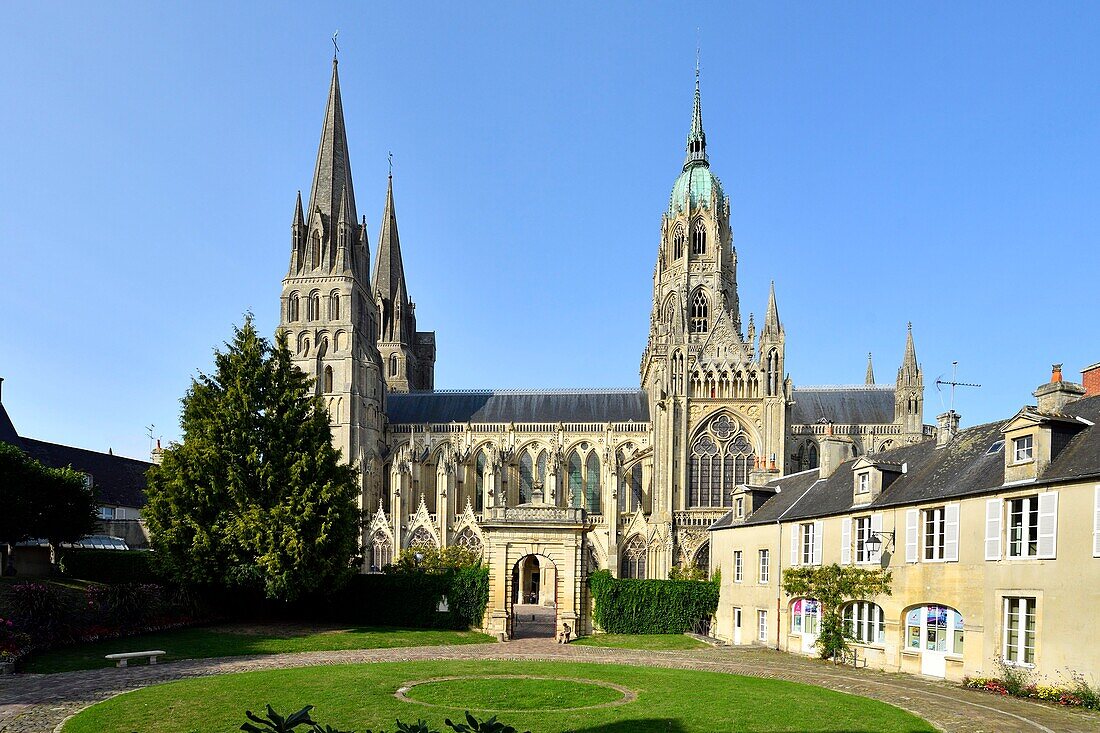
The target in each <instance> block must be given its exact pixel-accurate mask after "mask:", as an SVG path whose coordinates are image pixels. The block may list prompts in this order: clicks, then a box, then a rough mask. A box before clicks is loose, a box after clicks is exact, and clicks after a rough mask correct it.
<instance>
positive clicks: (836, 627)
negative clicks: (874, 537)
mask: <svg viewBox="0 0 1100 733" xmlns="http://www.w3.org/2000/svg"><path fill="white" fill-rule="evenodd" d="M892 580H893V576H892V574H891V573H890V571H888V570H881V569H876V570H868V569H865V568H854V567H849V566H845V567H841V566H840V565H837V564H836V563H833V564H832V565H822V566H810V567H798V568H787V569H786V570H784V571H783V592H784V593H786V594H787V595H789V596H801V597H805V598H813V599H816V600H817V602H818V603H820V604H821V633H820V634H819V635H818V637H817V647H818V651H819V652H820V653H821V658H822V659H830V658H832V657H835V656H836V655H838V654H839V653H840V652H842V651H845V650H846V649H847V648H848V639H849V638H850V636H849V635H848V634H846V632H845V629H844V622H843V619H842V618H841V609H842V608H843V606H844V603H845V601H852V600H858V599H870V598H873V597H874V596H877V595H880V594H882V595H890V593H891V590H890V583H891V581H892Z"/></svg>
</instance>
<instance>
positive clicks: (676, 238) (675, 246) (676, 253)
mask: <svg viewBox="0 0 1100 733" xmlns="http://www.w3.org/2000/svg"><path fill="white" fill-rule="evenodd" d="M683 256H684V228H683V227H682V226H677V227H676V233H675V234H673V235H672V259H674V260H678V259H680V258H681V257H683Z"/></svg>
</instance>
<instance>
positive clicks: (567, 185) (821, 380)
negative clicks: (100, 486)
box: [0, 2, 1100, 457]
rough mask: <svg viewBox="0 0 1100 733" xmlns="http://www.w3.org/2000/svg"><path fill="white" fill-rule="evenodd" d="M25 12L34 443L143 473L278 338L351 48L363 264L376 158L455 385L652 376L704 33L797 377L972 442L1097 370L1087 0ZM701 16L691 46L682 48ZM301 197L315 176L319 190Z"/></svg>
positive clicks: (13, 266) (1098, 28)
mask: <svg viewBox="0 0 1100 733" xmlns="http://www.w3.org/2000/svg"><path fill="white" fill-rule="evenodd" d="M410 5H411V4H407V3H386V4H381V3H379V4H366V3H340V4H334V3H308V4H306V3H302V4H298V5H291V4H284V3H252V4H232V5H230V4H225V3H206V2H193V3H172V4H169V3H163V4H153V3H144V2H142V3H137V2H135V3H132V4H123V3H56V2H38V3H18V4H16V3H8V4H5V5H4V7H3V9H2V10H0V18H2V20H3V25H4V27H5V29H6V31H7V32H6V33H5V42H4V44H2V45H0V68H2V69H3V70H4V73H3V74H0V97H2V98H3V100H4V104H3V105H0V161H3V166H2V169H0V229H2V234H0V312H2V313H3V319H4V320H3V323H4V327H3V329H2V330H0V376H3V377H5V378H6V381H5V383H4V394H3V399H4V405H5V406H6V407H7V409H8V411H9V413H10V414H11V416H12V419H13V420H14V421H15V424H16V427H17V428H18V429H19V431H20V432H21V433H22V434H24V435H28V436H32V437H37V438H42V439H47V440H52V441H57V442H62V443H68V444H73V445H79V446H84V447H88V448H93V449H99V450H106V449H107V448H108V447H111V448H113V449H114V450H115V452H116V453H122V454H125V455H133V456H138V457H144V456H145V455H146V454H147V450H148V447H149V445H148V439H147V438H146V436H145V427H144V426H146V425H149V424H150V423H152V424H155V425H156V426H157V427H156V433H157V434H158V435H161V436H163V437H164V438H165V439H172V438H176V437H178V415H179V399H180V397H181V396H182V395H183V393H184V391H185V390H186V389H187V386H188V384H189V380H190V378H191V377H192V376H193V375H194V374H195V373H196V372H197V371H198V370H200V369H207V368H209V366H210V363H211V350H212V348H213V347H214V346H216V345H218V344H220V343H221V342H222V341H223V340H225V339H227V338H228V337H229V335H230V333H231V327H232V325H233V324H234V323H239V322H240V321H241V318H242V314H243V313H244V312H245V311H246V310H252V311H253V312H254V313H255V314H256V317H257V320H258V323H259V325H260V326H261V328H262V329H263V330H264V331H265V332H267V333H270V332H272V331H273V330H274V328H275V325H276V323H277V316H278V297H279V291H280V281H281V278H282V277H283V275H284V274H285V272H286V267H287V263H288V255H289V227H290V220H291V215H292V212H293V204H294V195H295V192H296V191H297V190H298V189H299V188H301V189H306V188H308V186H309V182H310V177H311V174H312V167H313V160H314V156H315V154H316V145H317V140H318V137H319V135H320V125H321V118H322V113H323V108H324V102H325V95H326V92H327V85H328V79H329V64H330V57H331V44H330V42H329V37H330V36H331V35H332V32H333V31H334V30H337V29H339V31H340V36H339V38H340V45H341V49H342V54H341V64H340V72H341V83H342V87H343V93H344V108H345V114H346V118H347V124H348V132H349V147H350V149H351V155H352V165H353V172H354V180H355V187H356V200H357V203H358V205H359V207H360V213H362V214H366V216H367V221H368V226H369V231H370V241H371V246H372V252H373V247H374V244H375V243H376V241H377V234H378V222H379V219H380V217H381V212H382V205H383V201H384V196H385V181H386V170H387V167H386V154H387V152H388V151H393V154H394V188H395V199H396V204H397V213H398V220H399V223H400V228H401V240H402V245H403V249H404V257H405V267H406V274H407V277H408V280H409V289H410V291H411V293H412V296H413V298H414V299H415V300H416V302H417V314H418V319H419V323H420V326H421V328H423V329H434V330H435V331H436V333H437V338H438V344H439V360H438V363H437V368H436V384H437V387H440V388H457V387H555V386H556V387H568V386H591V387H597V386H633V385H636V384H637V383H638V362H639V357H640V355H641V351H642V349H643V347H644V345H645V340H646V336H647V333H648V320H649V312H650V298H651V291H652V270H653V264H654V261H655V257H656V251H657V244H658V224H659V220H660V214H661V212H662V211H663V210H664V208H665V207H666V206H667V202H668V195H669V190H670V188H671V186H672V182H673V180H674V179H675V177H676V175H677V173H678V172H679V170H680V166H681V164H682V161H683V154H684V150H683V147H684V138H685V135H686V132H687V128H688V124H689V121H690V113H691V94H692V80H693V66H694V60H695V46H696V39H697V36H698V38H699V39H700V42H701V46H702V69H703V70H702V85H703V119H704V124H705V126H706V130H707V134H708V150H709V153H710V158H711V163H712V167H713V169H714V170H715V172H716V173H717V174H718V175H719V176H720V177H721V179H722V182H723V185H724V187H725V189H726V192H727V193H728V194H729V195H730V197H731V201H732V210H733V218H732V225H733V228H734V231H735V241H736V246H737V250H738V258H739V272H738V281H739V289H740V296H741V303H742V311H743V313H745V314H746V315H747V313H748V312H750V311H754V312H756V313H757V314H761V313H762V312H763V310H764V307H765V305H766V299H767V289H768V283H769V281H770V280H772V279H774V280H775V282H776V290H777V293H778V302H779V309H780V315H781V317H782V319H783V321H784V325H785V327H786V330H787V341H788V349H787V365H788V369H789V372H790V374H791V376H792V378H793V379H794V382H795V384H796V385H809V384H828V383H853V382H855V383H858V382H861V381H862V379H863V374H864V368H865V363H866V355H867V352H868V351H870V352H874V355H875V366H876V373H877V375H878V377H879V381H880V382H881V381H888V380H892V379H893V378H894V376H895V371H896V369H897V366H898V363H899V361H900V359H901V355H902V350H903V346H904V339H905V324H906V321H909V320H912V321H913V324H914V325H913V332H914V335H915V337H916V343H917V353H918V356H919V358H920V361H921V362H922V364H923V366H924V370H925V380H926V384H927V385H928V387H927V390H926V401H925V408H926V409H925V419H926V421H930V422H931V421H934V419H935V415H936V414H937V413H938V412H939V411H940V410H941V402H940V398H939V395H938V394H937V391H936V389H935V387H934V386H933V385H932V382H933V381H934V380H935V379H936V377H937V376H939V375H941V374H950V371H951V362H952V361H953V360H958V362H959V377H960V378H961V379H962V380H963V381H971V382H980V383H982V385H983V386H982V388H981V389H977V390H967V391H965V392H962V391H960V393H959V394H958V395H957V398H956V408H957V409H958V410H959V411H960V412H961V413H962V414H963V422H964V425H965V424H975V423H978V422H983V421H988V420H993V419H997V418H1000V417H1004V416H1007V415H1010V414H1011V413H1013V412H1014V411H1015V410H1016V409H1017V408H1018V407H1019V406H1020V405H1022V404H1024V403H1026V402H1028V401H1030V400H1031V395H1030V393H1031V391H1032V390H1033V389H1034V388H1035V387H1036V386H1037V385H1038V384H1039V383H1040V382H1041V381H1044V380H1045V379H1046V378H1047V377H1048V375H1049V373H1050V364H1051V363H1052V362H1055V361H1060V362H1065V364H1066V370H1067V376H1068V377H1070V378H1073V379H1079V375H1078V372H1079V370H1080V368H1081V367H1083V366H1085V365H1087V364H1091V363H1093V362H1096V361H1100V339H1098V338H1097V336H1098V325H1097V324H1098V321H1097V316H1096V314H1097V310H1098V306H1100V302H1098V301H1100V297H1098V295H1097V277H1098V274H1100V251H1098V249H1097V243H1098V241H1100V237H1098V234H1100V226H1098V213H1097V192H1098V190H1100V186H1098V184H1100V131H1098V128H1097V120H1100V88H1098V87H1100V81H1098V80H1100V60H1098V59H1100V54H1097V52H1096V46H1095V39H1096V37H1097V36H1098V34H1100V6H1097V5H1095V4H1084V3H1081V4H1072V3H1057V4H1043V5H1046V7H1042V6H1041V5H1040V4H1022V3H1017V4H1011V3H1004V2H996V3H966V4H958V3H911V4H901V3H836V4H825V3H814V4H811V3H792V4H784V3H773V2H767V3H763V2H762V3H736V4H733V3H714V4H706V3H692V4H690V5H686V4H681V5H673V4H655V3H652V4H644V3H643V4H635V3H576V4H561V3H553V4H541V5H537V6H536V5H534V4H530V3H523V4H510V5H504V4H501V5H498V6H486V5H473V4H466V3H439V4H416V5H411V6H410ZM697 29H698V30H697ZM306 194H307V191H305V190H303V195H306Z"/></svg>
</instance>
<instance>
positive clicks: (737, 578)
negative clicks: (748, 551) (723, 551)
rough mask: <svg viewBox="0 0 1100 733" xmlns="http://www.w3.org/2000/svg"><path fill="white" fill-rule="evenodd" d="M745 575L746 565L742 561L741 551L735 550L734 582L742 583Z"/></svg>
mask: <svg viewBox="0 0 1100 733" xmlns="http://www.w3.org/2000/svg"><path fill="white" fill-rule="evenodd" d="M743 577H744V567H743V563H742V562H741V551H740V550H734V551H733V582H734V583H740V582H741V580H742V578H743Z"/></svg>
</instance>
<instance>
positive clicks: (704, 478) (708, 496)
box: [687, 414, 756, 508]
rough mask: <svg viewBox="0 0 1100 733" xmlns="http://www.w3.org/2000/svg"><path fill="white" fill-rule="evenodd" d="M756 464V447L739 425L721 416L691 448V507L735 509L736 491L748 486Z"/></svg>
mask: <svg viewBox="0 0 1100 733" xmlns="http://www.w3.org/2000/svg"><path fill="white" fill-rule="evenodd" d="M755 460H756V456H755V454H754V451H753V447H752V443H751V442H750V441H749V438H748V435H747V434H746V433H745V432H744V430H743V429H742V428H741V426H740V425H739V424H738V423H737V421H736V420H734V419H733V418H731V417H730V416H729V415H725V414H720V415H718V416H717V417H716V418H714V419H713V420H711V421H710V422H709V423H707V424H706V425H705V426H704V428H703V430H701V431H700V432H699V434H698V435H697V437H696V438H695V442H694V443H692V445H691V456H690V464H689V472H688V497H687V498H688V506H689V507H691V508H697V507H728V506H732V505H733V496H732V494H733V490H734V488H735V487H736V486H737V485H738V484H744V483H747V482H748V479H749V472H750V471H751V470H752V468H753V464H754V463H755Z"/></svg>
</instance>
